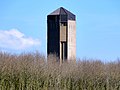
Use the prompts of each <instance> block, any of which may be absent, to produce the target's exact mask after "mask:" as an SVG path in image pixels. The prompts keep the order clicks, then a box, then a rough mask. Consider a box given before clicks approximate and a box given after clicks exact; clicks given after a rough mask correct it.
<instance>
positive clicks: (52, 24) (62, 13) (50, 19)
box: [47, 7, 76, 62]
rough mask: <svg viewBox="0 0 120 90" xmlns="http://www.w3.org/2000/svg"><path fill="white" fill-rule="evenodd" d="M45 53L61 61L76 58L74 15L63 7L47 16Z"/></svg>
mask: <svg viewBox="0 0 120 90" xmlns="http://www.w3.org/2000/svg"><path fill="white" fill-rule="evenodd" d="M47 54H48V55H49V54H56V56H57V57H59V59H60V60H62V62H64V61H65V60H75V59H76V17H75V15H74V14H72V13H71V12H70V11H68V10H66V9H64V8H63V7H60V8H58V9H57V10H55V11H53V12H52V13H51V14H49V15H48V16H47Z"/></svg>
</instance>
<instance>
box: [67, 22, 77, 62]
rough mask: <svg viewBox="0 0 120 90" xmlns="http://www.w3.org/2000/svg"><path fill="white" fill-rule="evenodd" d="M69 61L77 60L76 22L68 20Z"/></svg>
mask: <svg viewBox="0 0 120 90" xmlns="http://www.w3.org/2000/svg"><path fill="white" fill-rule="evenodd" d="M67 50H68V51H67V52H68V60H70V59H76V21H73V20H68V49H67Z"/></svg>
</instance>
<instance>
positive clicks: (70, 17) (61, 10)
mask: <svg viewBox="0 0 120 90" xmlns="http://www.w3.org/2000/svg"><path fill="white" fill-rule="evenodd" d="M49 15H67V17H68V20H75V15H74V14H73V13H71V12H70V11H68V10H66V9H65V8H63V7H60V8H58V9H57V10H55V11H53V12H52V13H50V14H49Z"/></svg>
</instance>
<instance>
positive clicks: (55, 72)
mask: <svg viewBox="0 0 120 90" xmlns="http://www.w3.org/2000/svg"><path fill="white" fill-rule="evenodd" d="M56 60H58V58H56V57H55V56H52V55H50V56H49V57H48V62H47V61H46V58H45V56H44V55H41V54H40V53H38V52H36V53H23V54H21V55H11V54H8V53H0V90H120V61H119V60H118V61H116V62H111V63H106V64H104V63H102V62H101V61H97V60H78V62H77V63H76V64H75V63H72V62H69V63H68V62H65V63H63V64H62V65H59V62H56Z"/></svg>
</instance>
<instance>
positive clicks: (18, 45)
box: [0, 29, 40, 50]
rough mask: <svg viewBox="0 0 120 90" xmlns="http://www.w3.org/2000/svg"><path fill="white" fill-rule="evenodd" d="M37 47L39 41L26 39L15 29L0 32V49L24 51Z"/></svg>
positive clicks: (30, 38)
mask: <svg viewBox="0 0 120 90" xmlns="http://www.w3.org/2000/svg"><path fill="white" fill-rule="evenodd" d="M38 45H40V40H39V39H33V38H32V37H26V36H25V34H23V33H21V32H20V31H19V30H17V29H11V30H0V49H12V50H21V49H23V50H24V49H28V48H31V47H34V46H38Z"/></svg>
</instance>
